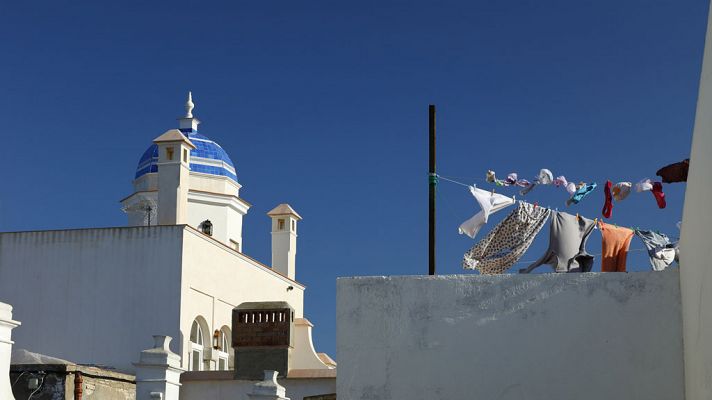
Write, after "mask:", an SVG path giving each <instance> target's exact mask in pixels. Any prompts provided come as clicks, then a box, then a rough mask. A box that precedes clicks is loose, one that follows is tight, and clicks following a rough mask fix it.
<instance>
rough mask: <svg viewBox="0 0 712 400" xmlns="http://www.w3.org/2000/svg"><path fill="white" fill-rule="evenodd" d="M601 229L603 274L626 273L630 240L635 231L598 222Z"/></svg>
mask: <svg viewBox="0 0 712 400" xmlns="http://www.w3.org/2000/svg"><path fill="white" fill-rule="evenodd" d="M598 226H599V228H601V237H602V238H601V243H602V246H601V247H602V252H601V272H625V261H626V258H628V248H629V247H630V240H631V239H632V238H633V231H632V230H631V229H628V228H619V227H617V226H613V225H610V224H606V223H603V222H602V221H599V222H598Z"/></svg>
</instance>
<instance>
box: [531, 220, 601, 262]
mask: <svg viewBox="0 0 712 400" xmlns="http://www.w3.org/2000/svg"><path fill="white" fill-rule="evenodd" d="M595 226H596V222H595V221H593V220H590V219H587V218H583V217H577V216H574V215H571V214H567V213H565V212H558V211H552V216H551V224H550V231H549V248H548V249H547V250H546V252H544V255H543V256H542V257H541V258H540V259H538V260H537V261H535V262H534V263H533V264H531V265H530V266H529V267H527V268H524V269H520V270H519V272H520V273H523V274H528V273H530V272H531V271H533V270H534V269H535V268H538V267H539V266H541V265H543V264H548V265H551V267H552V268H554V271H556V272H590V271H591V269H592V268H593V256H592V255H590V254H588V253H587V252H586V241H587V240H588V237H589V236H590V235H591V232H593V228H594V227H595Z"/></svg>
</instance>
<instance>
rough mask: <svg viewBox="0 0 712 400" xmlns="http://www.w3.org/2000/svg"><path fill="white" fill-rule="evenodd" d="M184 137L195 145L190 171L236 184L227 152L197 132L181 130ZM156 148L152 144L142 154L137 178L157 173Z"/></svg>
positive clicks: (233, 166)
mask: <svg viewBox="0 0 712 400" xmlns="http://www.w3.org/2000/svg"><path fill="white" fill-rule="evenodd" d="M181 131H182V132H183V134H184V135H186V136H187V137H188V139H189V140H190V142H191V143H192V144H193V145H195V147H196V148H195V149H194V150H191V152H190V156H191V160H190V170H191V171H195V172H200V173H203V174H210V175H218V176H226V177H228V178H230V179H232V180H233V181H235V182H237V172H236V171H235V165H234V164H233V163H232V160H230V157H229V156H228V155H227V152H226V151H225V150H223V148H222V147H220V145H219V144H217V143H215V142H214V141H212V140H210V139H208V138H207V137H206V136H205V135H201V134H200V133H198V132H197V131H193V130H189V129H183V130H181ZM157 164H158V146H156V144H152V145H151V146H149V148H148V149H146V151H145V152H144V153H143V155H142V156H141V159H140V160H139V162H138V166H137V167H136V175H135V177H134V178H139V177H141V176H143V175H146V174H148V173H152V172H158V165H157Z"/></svg>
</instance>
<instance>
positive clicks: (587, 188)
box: [566, 182, 597, 206]
mask: <svg viewBox="0 0 712 400" xmlns="http://www.w3.org/2000/svg"><path fill="white" fill-rule="evenodd" d="M596 186H597V185H596V183H595V182H594V183H591V184H590V185H586V184H583V185H581V186H580V187H579V188H578V189H576V191H575V192H574V194H573V195H572V196H571V198H570V199H568V200H566V205H567V206H570V205H571V204H578V203H579V202H580V201H581V200H582V199H583V198H584V197H586V196H588V194H589V193H591V192H593V189H595V188H596Z"/></svg>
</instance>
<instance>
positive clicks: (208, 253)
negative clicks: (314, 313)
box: [176, 228, 304, 369]
mask: <svg viewBox="0 0 712 400" xmlns="http://www.w3.org/2000/svg"><path fill="white" fill-rule="evenodd" d="M183 242H184V248H183V257H184V261H183V263H184V264H183V266H184V268H183V276H182V279H181V286H182V290H181V291H182V297H181V308H180V309H181V317H180V321H181V322H180V326H181V331H182V332H183V336H182V339H178V337H176V340H177V341H179V342H181V340H182V346H181V347H180V352H179V353H178V354H181V356H182V357H183V368H186V369H187V368H188V353H189V349H190V327H191V324H192V323H193V320H195V318H196V317H198V316H201V317H203V318H204V319H205V321H206V322H207V325H208V326H207V327H206V328H207V329H208V332H206V336H209V337H208V338H207V339H208V340H209V339H210V338H211V337H212V333H213V331H215V330H216V329H220V328H222V327H224V326H228V327H230V326H231V325H232V309H233V308H234V307H237V306H238V305H240V304H241V303H243V302H248V301H286V302H288V303H289V304H290V305H291V306H292V308H294V314H295V318H301V317H302V316H303V313H304V286H302V285H300V284H299V283H297V282H294V281H292V280H290V279H287V278H285V277H284V276H282V275H280V274H278V273H276V272H273V271H272V270H271V269H269V268H267V267H264V266H260V265H258V263H257V262H255V261H253V260H251V259H249V258H248V257H246V256H244V255H242V254H240V253H238V252H236V251H234V250H232V249H230V248H228V247H227V246H226V245H224V244H222V243H220V242H218V241H216V240H214V239H211V238H209V237H206V236H205V235H204V234H202V233H200V232H197V231H195V230H193V229H190V228H187V229H186V230H185V237H184V240H183ZM290 286H291V287H292V289H291V290H287V288H288V287H290ZM208 345H209V343H208Z"/></svg>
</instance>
